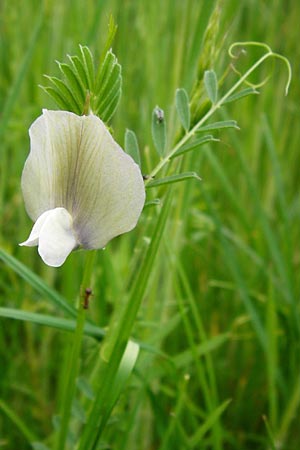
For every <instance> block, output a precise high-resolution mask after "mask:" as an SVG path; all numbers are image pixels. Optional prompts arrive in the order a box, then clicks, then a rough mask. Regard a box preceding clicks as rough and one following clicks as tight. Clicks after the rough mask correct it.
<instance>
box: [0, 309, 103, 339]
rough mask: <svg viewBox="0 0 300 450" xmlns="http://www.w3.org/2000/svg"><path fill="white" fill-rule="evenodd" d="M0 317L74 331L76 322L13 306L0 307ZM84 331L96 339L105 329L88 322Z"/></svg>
mask: <svg viewBox="0 0 300 450" xmlns="http://www.w3.org/2000/svg"><path fill="white" fill-rule="evenodd" d="M0 317H6V318H9V319H14V320H21V321H23V322H31V323H35V324H37V325H44V326H47V327H51V328H57V329H59V330H61V331H74V330H75V327H76V323H75V321H74V320H70V319H63V318H62V317H53V316H49V315H47V314H39V313H34V312H31V311H24V310H20V309H14V308H2V307H0ZM84 333H85V334H86V335H87V336H92V337H94V338H96V339H102V338H103V336H104V335H105V331H104V330H103V329H102V328H100V327H98V326H96V325H92V324H90V323H86V324H85V325H84Z"/></svg>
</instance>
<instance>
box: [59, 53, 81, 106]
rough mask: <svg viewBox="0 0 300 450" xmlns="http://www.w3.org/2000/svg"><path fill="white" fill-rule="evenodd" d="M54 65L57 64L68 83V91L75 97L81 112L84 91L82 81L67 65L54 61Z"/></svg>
mask: <svg viewBox="0 0 300 450" xmlns="http://www.w3.org/2000/svg"><path fill="white" fill-rule="evenodd" d="M56 63H57V64H58V67H59V70H60V71H61V73H62V74H63V75H64V77H65V79H66V81H67V82H68V85H69V89H70V91H71V92H72V94H73V96H74V97H75V99H76V102H77V103H78V104H79V105H82V110H83V106H84V102H85V90H84V89H82V80H81V82H80V81H79V79H78V74H77V71H75V70H74V68H73V67H70V65H69V64H63V63H60V62H59V61H56Z"/></svg>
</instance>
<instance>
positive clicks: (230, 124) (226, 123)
mask: <svg viewBox="0 0 300 450" xmlns="http://www.w3.org/2000/svg"><path fill="white" fill-rule="evenodd" d="M222 128H236V129H237V130H239V129H240V128H239V127H238V124H237V122H236V120H223V121H221V122H214V123H210V124H208V125H204V126H203V127H201V128H198V129H197V131H196V133H203V132H204V131H215V130H221V129H222Z"/></svg>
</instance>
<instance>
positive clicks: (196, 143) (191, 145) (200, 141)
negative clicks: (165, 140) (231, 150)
mask: <svg viewBox="0 0 300 450" xmlns="http://www.w3.org/2000/svg"><path fill="white" fill-rule="evenodd" d="M208 142H220V139H215V138H214V137H213V136H212V135H211V134H208V135H207V136H203V137H201V138H196V139H193V140H191V141H189V142H188V143H187V144H185V145H183V146H182V147H180V148H179V149H178V150H177V152H176V153H174V155H172V156H171V157H170V159H173V158H176V157H177V156H180V155H183V154H184V153H187V152H190V151H192V150H196V149H198V148H199V147H201V145H204V144H207V143H208Z"/></svg>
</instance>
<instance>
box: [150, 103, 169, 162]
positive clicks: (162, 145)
mask: <svg viewBox="0 0 300 450" xmlns="http://www.w3.org/2000/svg"><path fill="white" fill-rule="evenodd" d="M151 132H152V139H153V143H154V147H155V148H156V151H157V153H158V154H159V156H164V154H165V149H166V139H167V130H166V121H165V115H164V111H163V110H162V109H160V108H159V107H158V106H156V107H155V108H154V110H153V112H152V127H151Z"/></svg>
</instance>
